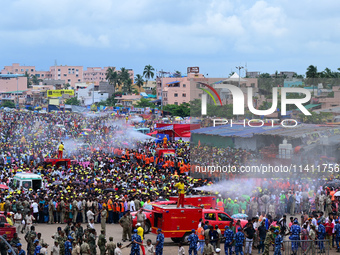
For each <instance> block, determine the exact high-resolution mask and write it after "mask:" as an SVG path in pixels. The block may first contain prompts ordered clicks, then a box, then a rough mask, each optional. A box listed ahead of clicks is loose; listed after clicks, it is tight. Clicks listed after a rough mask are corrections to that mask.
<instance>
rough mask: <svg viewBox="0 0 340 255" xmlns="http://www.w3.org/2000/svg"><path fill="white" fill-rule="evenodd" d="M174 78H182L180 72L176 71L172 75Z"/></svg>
mask: <svg viewBox="0 0 340 255" xmlns="http://www.w3.org/2000/svg"><path fill="white" fill-rule="evenodd" d="M174 76H175V77H181V76H182V73H181V72H180V71H176V72H175V73H174Z"/></svg>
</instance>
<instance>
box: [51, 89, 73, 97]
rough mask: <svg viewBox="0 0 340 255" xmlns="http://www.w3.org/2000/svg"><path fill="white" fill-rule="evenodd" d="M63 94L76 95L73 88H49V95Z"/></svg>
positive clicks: (58, 95)
mask: <svg viewBox="0 0 340 255" xmlns="http://www.w3.org/2000/svg"><path fill="white" fill-rule="evenodd" d="M63 94H69V95H70V96H74V90H73V89H60V90H47V97H61V96H62V95H63Z"/></svg>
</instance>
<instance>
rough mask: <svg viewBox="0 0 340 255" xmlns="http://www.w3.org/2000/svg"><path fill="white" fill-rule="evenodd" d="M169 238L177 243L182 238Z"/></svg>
mask: <svg viewBox="0 0 340 255" xmlns="http://www.w3.org/2000/svg"><path fill="white" fill-rule="evenodd" d="M171 240H172V241H173V242H174V243H179V242H180V241H181V240H182V238H180V237H171Z"/></svg>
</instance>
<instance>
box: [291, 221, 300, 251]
mask: <svg viewBox="0 0 340 255" xmlns="http://www.w3.org/2000/svg"><path fill="white" fill-rule="evenodd" d="M290 233H291V235H290V237H289V239H290V240H292V252H293V254H294V255H295V254H296V252H297V250H298V248H299V243H298V242H293V240H299V239H300V233H301V227H300V226H299V222H298V220H297V219H295V220H294V221H293V225H292V226H291V227H290Z"/></svg>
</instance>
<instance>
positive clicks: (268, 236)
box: [262, 227, 275, 255]
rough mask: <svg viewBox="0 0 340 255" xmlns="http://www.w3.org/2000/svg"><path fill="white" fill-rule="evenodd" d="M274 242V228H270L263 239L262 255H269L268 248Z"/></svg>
mask: <svg viewBox="0 0 340 255" xmlns="http://www.w3.org/2000/svg"><path fill="white" fill-rule="evenodd" d="M274 240H275V239H274V228H273V227H270V229H269V231H268V232H267V234H266V238H265V239H264V252H263V254H262V255H269V246H270V244H271V243H272V242H274Z"/></svg>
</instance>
